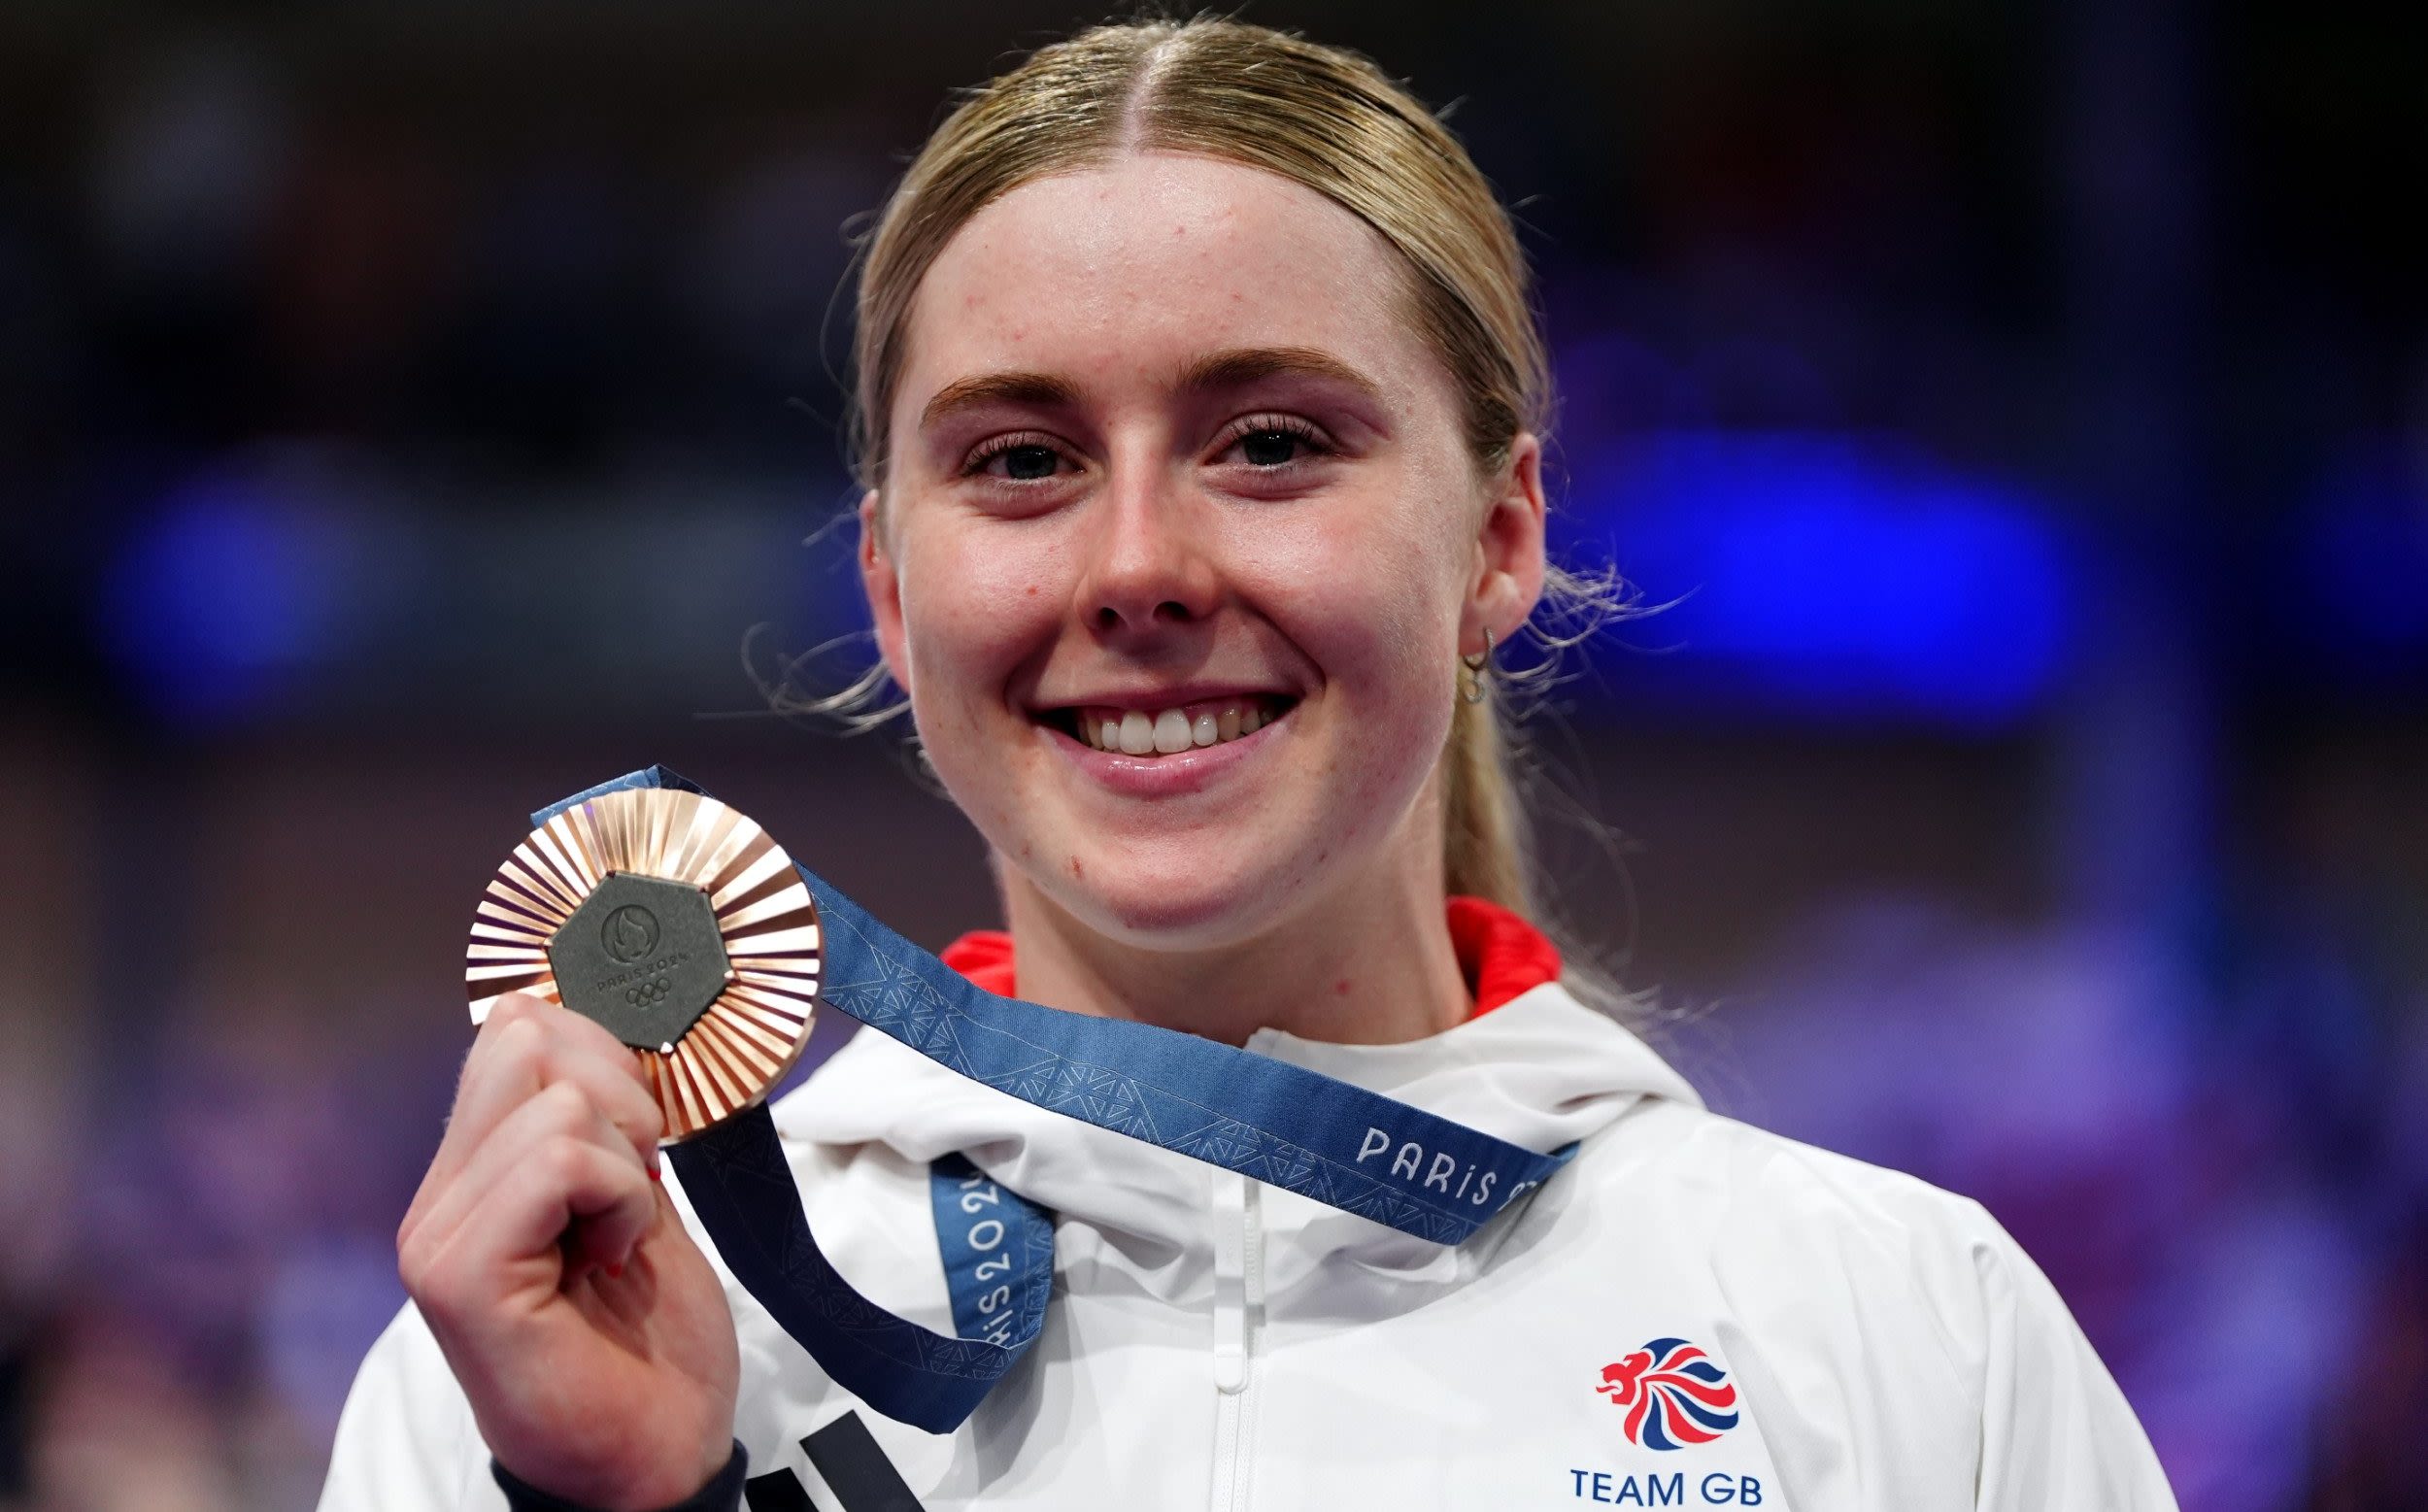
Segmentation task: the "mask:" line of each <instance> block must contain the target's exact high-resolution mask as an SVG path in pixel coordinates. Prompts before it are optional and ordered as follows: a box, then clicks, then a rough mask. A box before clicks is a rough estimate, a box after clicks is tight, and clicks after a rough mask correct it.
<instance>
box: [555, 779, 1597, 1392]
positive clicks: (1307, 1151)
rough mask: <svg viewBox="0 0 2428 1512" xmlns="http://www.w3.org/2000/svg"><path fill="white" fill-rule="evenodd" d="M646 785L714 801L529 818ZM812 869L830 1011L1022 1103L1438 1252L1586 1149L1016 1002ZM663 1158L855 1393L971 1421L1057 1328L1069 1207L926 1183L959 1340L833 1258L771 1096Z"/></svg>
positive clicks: (715, 1235)
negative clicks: (1533, 1140)
mask: <svg viewBox="0 0 2428 1512" xmlns="http://www.w3.org/2000/svg"><path fill="white" fill-rule="evenodd" d="M630 788H671V789H677V790H683V791H686V792H700V791H701V790H700V789H699V788H697V787H695V786H693V785H692V784H691V783H690V782H687V781H685V780H684V779H683V778H681V777H678V776H676V775H675V774H674V773H672V772H669V771H667V770H666V769H665V768H664V767H658V766H653V767H649V768H647V769H645V770H642V771H638V772H633V773H631V774H629V775H627V776H624V777H621V778H618V779H617V780H616V781H614V782H611V783H606V784H603V785H601V786H599V787H597V788H592V789H590V790H587V791H584V792H579V793H576V794H574V795H573V796H572V797H570V798H567V799H565V800H563V801H562V802H560V803H557V804H555V805H553V806H551V807H549V808H547V809H543V810H541V811H540V812H539V813H537V814H534V815H533V816H531V823H532V825H533V827H535V828H536V827H538V826H540V825H542V824H545V823H547V822H548V821H549V820H550V819H552V818H554V817H555V816H556V815H557V814H559V813H562V812H563V811H564V810H566V809H569V808H572V807H573V806H574V805H576V804H578V803H581V802H584V801H585V800H587V799H590V798H594V797H597V796H599V795H600V794H602V793H608V792H614V791H618V790H624V789H630ZM703 795H704V794H703ZM798 870H799V872H800V875H801V880H802V882H803V883H805V884H806V885H807V886H808V888H809V890H810V893H811V895H812V896H813V897H815V898H816V900H817V903H818V916H819V925H820V939H819V948H820V954H821V964H820V971H819V988H818V1001H819V1002H820V1004H821V1005H823V1006H825V1007H828V1008H832V1009H834V1010H835V1011H836V1012H838V1013H841V1014H843V1015H844V1016H845V1017H847V1018H850V1019H855V1020H858V1021H859V1022H860V1023H861V1024H864V1025H867V1026H869V1027H870V1028H873V1029H876V1030H878V1031H879V1032H881V1033H884V1034H890V1035H892V1036H893V1037H894V1038H895V1039H897V1040H900V1041H901V1042H902V1043H903V1044H905V1045H908V1046H909V1047H910V1048H911V1049H913V1050H916V1051H918V1052H919V1053H920V1054H921V1055H923V1056H926V1057H927V1058H929V1059H931V1060H934V1061H935V1062H937V1063H938V1064H940V1065H942V1066H945V1067H946V1068H947V1069H950V1070H953V1071H957V1072H959V1073H960V1074H961V1075H962V1076H966V1077H968V1078H969V1079H970V1080H972V1081H976V1082H982V1083H984V1084H986V1085H987V1086H989V1087H993V1088H995V1089H996V1090H997V1091H1000V1092H1008V1093H1010V1094H1011V1095H1012V1096H1015V1097H1018V1098H1020V1099H1021V1100H1022V1101H1024V1102H1029V1103H1034V1104H1035V1105H1036V1106H1038V1107H1041V1108H1048V1109H1051V1110H1053V1111H1054V1112H1057V1113H1062V1114H1065V1115H1067V1116H1069V1117H1071V1118H1074V1119H1078V1120H1079V1121H1081V1122H1082V1123H1087V1124H1093V1125H1095V1126H1097V1127H1098V1128H1105V1129H1110V1130H1112V1131H1113V1132H1115V1133H1118V1134H1127V1135H1129V1136H1130V1138H1132V1139H1139V1140H1144V1141H1145V1142H1146V1143H1148V1144H1152V1145H1157V1146H1160V1147H1162V1148H1163V1149H1165V1150H1172V1151H1177V1152H1178V1153H1180V1154H1182V1155H1186V1156H1190V1157H1193V1158H1195V1159H1199V1160H1203V1161H1205V1162H1206V1163H1207V1164H1209V1165H1219V1166H1221V1167H1223V1168H1224V1169H1225V1170H1230V1171H1236V1172H1238V1173H1239V1174H1240V1175H1243V1176H1248V1177H1252V1178H1254V1179H1255V1180H1257V1181H1261V1182H1265V1183H1268V1184H1270V1185H1272V1186H1276V1187H1280V1188H1283V1189H1285V1190H1287V1191H1290V1192H1295V1193H1299V1194H1300V1195H1302V1196H1307V1197H1312V1198H1314V1199H1315V1200H1316V1201H1318V1202H1323V1203H1326V1204H1328V1205H1330V1206H1332V1207H1336V1208H1339V1209H1341V1210H1342V1211H1343V1212H1348V1213H1355V1214H1357V1215H1359V1216H1360V1217H1363V1218H1370V1219H1372V1220H1373V1221H1375V1222H1376V1223H1379V1224H1386V1225H1389V1226H1391V1227H1394V1228H1397V1229H1399V1231H1400V1232H1402V1233H1408V1234H1413V1235H1415V1236H1417V1237H1418V1238H1422V1239H1430V1240H1433V1242H1435V1243H1439V1244H1457V1243H1459V1242H1460V1241H1461V1240H1464V1239H1465V1238H1467V1235H1469V1234H1471V1233H1473V1232H1474V1231H1475V1230H1476V1229H1477V1228H1479V1227H1481V1226H1483V1225H1484V1224H1486V1223H1488V1222H1489V1221H1491V1219H1492V1218H1493V1216H1494V1215H1495V1214H1497V1213H1499V1212H1500V1211H1501V1209H1502V1208H1504V1207H1506V1206H1507V1205H1508V1204H1509V1203H1510V1202H1511V1201H1512V1200H1514V1199H1515V1198H1516V1197H1518V1196H1519V1195H1520V1194H1521V1193H1525V1192H1527V1191H1529V1190H1530V1189H1532V1188H1534V1187H1536V1186H1539V1185H1541V1184H1542V1183H1543V1182H1544V1181H1545V1180H1547V1179H1548V1178H1549V1177H1550V1176H1551V1174H1552V1173H1553V1172H1555V1171H1557V1170H1558V1169H1559V1168H1560V1167H1561V1166H1563V1165H1565V1164H1566V1163H1568V1158H1569V1156H1570V1155H1571V1154H1573V1153H1574V1152H1573V1150H1572V1149H1570V1150H1561V1151H1556V1152H1554V1153H1552V1154H1550V1155H1538V1154H1536V1153H1535V1152H1534V1151H1532V1150H1527V1149H1524V1148H1522V1147H1520V1146H1517V1145H1513V1144H1510V1143H1509V1142H1507V1141H1506V1140H1502V1139H1497V1138H1494V1137H1493V1136H1492V1135H1490V1134H1486V1133H1482V1132H1480V1131H1478V1130H1476V1129H1472V1128H1469V1127H1467V1126H1466V1125H1464V1124H1459V1123H1456V1122H1454V1121H1452V1120H1449V1119H1444V1118H1440V1117H1437V1116H1435V1115H1433V1114H1431V1113H1427V1112H1425V1111H1424V1110H1423V1109H1421V1108H1415V1107H1411V1106H1409V1105H1408V1104H1406V1103H1403V1102H1400V1101H1399V1100H1397V1099H1396V1098H1392V1097H1386V1096H1383V1095H1381V1094H1380V1093H1377V1092H1367V1091H1366V1090H1365V1089H1364V1088H1361V1087H1355V1086H1352V1085H1351V1084H1349V1083H1347V1082H1343V1081H1339V1080H1337V1079H1335V1078H1333V1077H1329V1076H1325V1075H1323V1074H1322V1073H1321V1072H1317V1071H1310V1070H1307V1069H1305V1068H1304V1067H1301V1066H1296V1065H1291V1064H1289V1063H1288V1062H1286V1061H1281V1060H1275V1059H1273V1058H1270V1057H1268V1056H1261V1055H1257V1054H1255V1053H1254V1052H1252V1051H1246V1050H1240V1049H1237V1048H1235V1047H1233V1046H1230V1045H1222V1044H1217V1043H1215V1042H1214V1041H1212V1040H1207V1039H1200V1038H1198V1037H1197V1036H1196V1035H1194V1034H1184V1033H1181V1032H1179V1031H1177V1030H1173V1029H1167V1028H1163V1027H1161V1026H1159V1025H1151V1024H1139V1023H1135V1022H1131V1021H1128V1020H1119V1019H1098V1018H1092V1017H1089V1016H1087V1015H1084V1014H1075V1013H1065V1012H1063V1011H1062V1010H1060V1009H1055V1008H1046V1007H1042V1006H1040V1005H1038V1004H1036V1003H1030V1002H1023V1001H1022V1000H1020V999H1019V998H1016V997H1000V996H997V995H995V993H993V992H989V991H985V990H983V989H981V988H980V987H978V986H977V985H976V984H975V983H973V982H971V981H970V980H969V979H968V978H966V977H963V976H962V975H961V973H959V972H957V971H955V970H953V969H952V968H951V967H950V966H947V965H945V964H944V962H942V961H940V960H938V959H937V958H935V957H934V956H932V955H930V954H928V953H927V951H925V950H922V949H920V948H919V947H918V946H916V945H914V944H912V943H911V942H910V941H908V940H906V939H904V938H902V936H900V935H898V934H896V933H894V931H893V930H892V929H889V928H887V927H886V926H885V925H884V924H879V923H878V922H877V921H876V920H875V919H874V918H872V917H871V916H870V915H869V914H868V913H867V912H866V911H865V910H863V909H862V908H860V905H859V904H857V903H855V902H853V901H852V900H851V899H850V898H848V897H846V896H844V895H843V893H842V891H841V890H838V889H836V888H835V887H834V885H833V884H831V883H829V882H827V881H826V880H825V879H824V878H822V877H819V876H818V875H817V874H815V873H813V872H812V871H810V869H809V868H808V867H806V866H801V867H798ZM666 1154H667V1158H668V1159H671V1160H672V1161H673V1162H674V1167H675V1170H676V1172H677V1174H679V1175H680V1176H681V1177H682V1179H683V1189H684V1192H685V1193H686V1194H687V1195H689V1196H690V1198H691V1207H692V1210H693V1211H694V1212H696V1213H697V1214H698V1215H699V1220H700V1225H701V1226H702V1227H703V1228H705V1229H706V1230H707V1232H708V1236H709V1238H710V1240H711V1241H712V1242H714V1243H715V1245H716V1246H717V1252H718V1254H719V1255H721V1256H722V1257H723V1258H724V1260H725V1265H726V1267H727V1268H728V1269H730V1270H731V1271H732V1272H733V1275H734V1278H735V1279H736V1280H738V1281H740V1282H741V1283H742V1285H743V1287H744V1288H745V1289H746V1290H748V1291H749V1292H750V1294H751V1295H752V1296H754V1297H756V1298H758V1300H759V1304H760V1305H761V1306H763V1307H765V1308H766V1309H767V1311H768V1312H769V1314H771V1315H772V1316H773V1317H774V1318H775V1320H776V1322H777V1323H778V1324H780V1325H781V1326H782V1327H784V1330H785V1331H786V1332H787V1333H790V1334H791V1335H792V1337H793V1338H794V1339H795V1340H796V1341H798V1342H799V1344H800V1345H801V1347H802V1348H804V1349H806V1350H808V1351H809V1353H810V1355H811V1356H812V1357H813V1358H814V1359H816V1360H817V1361H818V1363H819V1364H820V1365H821V1366H822V1367H824V1368H825V1370H826V1373H827V1374H828V1375H829V1376H831V1377H833V1379H834V1381H835V1382H836V1384H837V1385H840V1386H842V1387H843V1388H844V1389H845V1390H847V1391H850V1392H851V1393H853V1394H855V1395H857V1396H859V1397H860V1399H861V1400H863V1401H865V1402H867V1403H868V1405H870V1406H871V1407H874V1408H875V1409H876V1410H878V1411H879V1412H882V1413H884V1414H885V1415H886V1416H888V1417H890V1418H894V1419H895V1420H896V1421H898V1422H902V1423H908V1424H912V1425H914V1426H916V1427H919V1428H926V1429H927V1430H928V1431H929V1432H937V1433H941V1432H948V1431H950V1430H951V1429H953V1428H957V1427H959V1426H960V1425H961V1422H962V1420H964V1419H965V1418H967V1417H968V1416H969V1414H970V1413H971V1412H972V1411H974V1410H976V1408H977V1405H978V1402H979V1401H980V1399H981V1398H983V1397H984V1396H985V1395H986V1393H987V1391H988V1389H989V1388H990V1387H992V1386H993V1385H994V1384H995V1381H996V1380H997V1379H998V1378H999V1377H1001V1376H1002V1374H1003V1372H1004V1371H1006V1370H1008V1369H1010V1368H1011V1366H1012V1365H1013V1363H1014V1362H1015V1361H1018V1360H1019V1359H1020V1357H1021V1355H1022V1354H1023V1353H1024V1352H1026V1351H1027V1349H1028V1347H1029V1344H1030V1343H1031V1342H1032V1341H1033V1340H1034V1339H1035V1338H1036V1335H1037V1330H1038V1329H1039V1327H1042V1326H1043V1324H1044V1321H1045V1305H1046V1298H1047V1296H1048V1295H1049V1294H1051V1293H1052V1291H1053V1281H1054V1225H1053V1219H1052V1215H1050V1214H1049V1213H1047V1212H1046V1211H1045V1209H1043V1208H1040V1207H1038V1206H1037V1205H1036V1204H1034V1203H1032V1202H1029V1200H1027V1199H1026V1198H1024V1197H1021V1196H1020V1195H1018V1194H1017V1193H1013V1192H1011V1191H1009V1190H1008V1189H1005V1188H1002V1187H999V1186H998V1185H996V1184H995V1182H993V1181H991V1180H989V1179H987V1178H986V1177H985V1176H983V1175H981V1174H980V1173H979V1172H977V1171H976V1170H975V1169H974V1168H973V1167H971V1166H970V1164H969V1162H968V1161H967V1160H965V1159H961V1157H959V1156H954V1157H949V1158H947V1159H942V1160H938V1161H936V1162H934V1164H933V1167H932V1169H931V1171H930V1176H929V1188H930V1191H929V1196H930V1200H931V1203H932V1205H933V1208H934V1211H935V1217H936V1234H937V1242H938V1247H939V1250H940V1252H941V1254H942V1256H943V1258H944V1262H945V1270H946V1277H947V1281H948V1290H949V1292H950V1294H951V1296H952V1299H953V1315H954V1327H955V1330H956V1333H957V1334H958V1335H959V1336H958V1337H947V1336H945V1335H942V1334H938V1333H933V1332H930V1331H929V1330H927V1329H926V1328H923V1327H919V1326H918V1325H917V1324H913V1323H909V1322H906V1321H904V1320H903V1319H900V1318H896V1317H894V1315H893V1314H892V1313H889V1312H887V1311H885V1310H884V1309H883V1308H880V1307H878V1306H877V1305H876V1304H874V1303H872V1302H870V1301H868V1300H867V1299H866V1298H865V1297H863V1296H861V1295H860V1294H859V1293H858V1292H856V1291H854V1290H853V1289H852V1287H851V1284H850V1283H849V1282H846V1281H845V1280H844V1279H843V1278H842V1276H841V1275H839V1274H838V1273H837V1272H836V1271H835V1269H834V1267H833V1265H832V1264H830V1263H829V1262H828V1261H827V1260H826V1256H825V1254H824V1253H823V1252H821V1251H820V1250H819V1248H818V1241H817V1240H816V1239H815V1238H814V1237H812V1235H811V1234H810V1231H809V1220H808V1218H807V1216H806V1215H805V1214H804V1213H803V1212H802V1210H801V1201H800V1193H799V1190H798V1189H797V1188H796V1187H795V1186H794V1185H793V1181H792V1168H791V1166H790V1165H789V1164H787V1162H786V1160H785V1158H784V1150H783V1147H782V1144H781V1142H780V1141H779V1140H778V1138H777V1136H776V1130H775V1123H774V1121H773V1120H772V1119H771V1118H770V1117H769V1115H768V1112H767V1108H766V1105H765V1104H764V1103H761V1104H759V1106H756V1107H753V1108H751V1109H749V1110H748V1111H747V1112H744V1113H741V1114H738V1115H736V1116H735V1117H733V1118H732V1119H729V1120H727V1121H726V1122H725V1123H723V1124H720V1125H718V1126H715V1127H713V1128H710V1129H707V1130H705V1131H704V1132H702V1133H700V1134H698V1135H695V1136H694V1137H692V1138H691V1139H688V1140H686V1141H684V1142H683V1143H681V1144H677V1145H673V1146H670V1147H669V1148H668V1150H667V1152H666Z"/></svg>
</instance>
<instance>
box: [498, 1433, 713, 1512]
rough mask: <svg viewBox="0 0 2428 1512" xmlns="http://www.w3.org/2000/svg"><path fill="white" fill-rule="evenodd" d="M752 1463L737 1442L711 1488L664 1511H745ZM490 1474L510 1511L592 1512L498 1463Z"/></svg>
mask: <svg viewBox="0 0 2428 1512" xmlns="http://www.w3.org/2000/svg"><path fill="white" fill-rule="evenodd" d="M750 1464H751V1459H750V1455H749V1453H748V1452H747V1451H746V1450H744V1449H743V1448H742V1441H741V1440H740V1439H735V1440H734V1442H733V1458H732V1459H730V1460H727V1461H726V1462H725V1468H724V1469H722V1470H719V1471H718V1472H717V1473H716V1474H715V1475H713V1476H711V1477H710V1478H709V1481H708V1484H707V1485H705V1486H702V1487H701V1488H700V1489H699V1490H698V1491H696V1492H694V1493H693V1494H692V1495H691V1496H689V1497H687V1498H686V1499H684V1500H682V1501H678V1502H676V1503H675V1504H674V1505H673V1506H670V1507H667V1508H665V1509H663V1512H741V1506H742V1478H743V1477H744V1476H745V1475H748V1474H749V1473H750ZM489 1474H491V1475H493V1476H495V1477H496V1478H497V1486H498V1489H499V1490H500V1491H503V1492H504V1493H505V1494H506V1506H507V1507H508V1509H509V1512H590V1508H588V1507H584V1506H581V1505H579V1504H578V1503H575V1502H571V1501H567V1500H565V1499H564V1498H562V1497H560V1496H552V1495H549V1494H548V1493H546V1492H544V1491H538V1490H535V1489H533V1488H532V1487H529V1486H526V1485H524V1484H523V1482H521V1481H519V1480H517V1479H516V1478H515V1477H514V1475H513V1474H512V1473H511V1472H509V1471H508V1470H507V1468H506V1467H505V1466H504V1465H502V1464H499V1463H498V1462H496V1461H495V1460H491V1461H490V1462H489Z"/></svg>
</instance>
